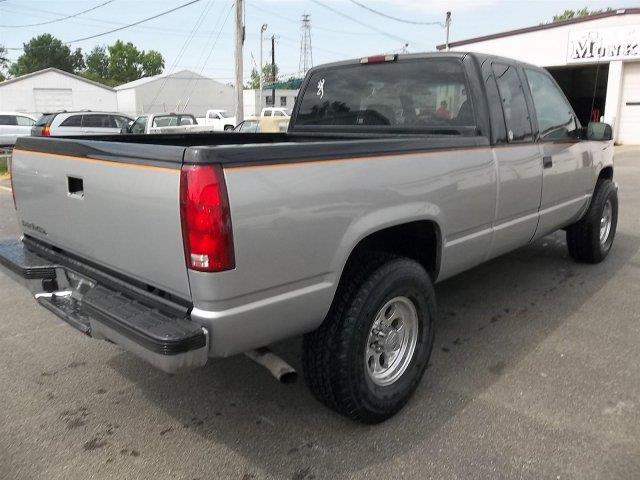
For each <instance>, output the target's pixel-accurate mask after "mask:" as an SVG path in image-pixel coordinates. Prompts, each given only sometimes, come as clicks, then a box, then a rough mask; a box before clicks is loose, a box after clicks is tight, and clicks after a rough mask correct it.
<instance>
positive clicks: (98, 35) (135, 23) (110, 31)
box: [64, 0, 200, 44]
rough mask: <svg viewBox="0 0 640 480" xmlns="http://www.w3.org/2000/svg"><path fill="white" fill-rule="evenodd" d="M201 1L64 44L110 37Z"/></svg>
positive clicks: (196, 0)
mask: <svg viewBox="0 0 640 480" xmlns="http://www.w3.org/2000/svg"><path fill="white" fill-rule="evenodd" d="M199 1H200V0H191V1H190V2H187V3H183V4H182V5H179V6H177V7H174V8H172V9H170V10H166V11H164V12H162V13H158V14H157V15H153V16H151V17H147V18H143V19H142V20H138V21H137V22H133V23H129V24H127V25H124V26H122V27H118V28H114V29H113V30H109V31H107V32H102V33H98V34H96V35H90V36H88V37H83V38H77V39H75V40H69V41H68V42H64V43H65V44H69V43H77V42H83V41H84V40H91V39H92V38H98V37H102V36H104V35H108V34H110V33H114V32H119V31H120V30H124V29H126V28H129V27H133V26H135V25H140V24H141V23H145V22H148V21H150V20H154V19H156V18H159V17H162V16H164V15H167V14H169V13H172V12H175V11H176V10H180V9H182V8H185V7H188V6H189V5H193V4H194V3H198V2H199Z"/></svg>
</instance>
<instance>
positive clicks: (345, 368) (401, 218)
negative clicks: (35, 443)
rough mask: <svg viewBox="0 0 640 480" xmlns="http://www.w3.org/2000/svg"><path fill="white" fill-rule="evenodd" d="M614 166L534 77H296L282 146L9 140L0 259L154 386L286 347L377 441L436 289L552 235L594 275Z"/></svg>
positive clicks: (237, 141) (432, 69)
mask: <svg viewBox="0 0 640 480" xmlns="http://www.w3.org/2000/svg"><path fill="white" fill-rule="evenodd" d="M443 102H446V107H443V105H444V103H443ZM612 153H613V146H612V142H611V128H610V127H609V126H608V125H605V124H601V123H592V124H589V125H588V126H587V127H586V128H584V127H582V126H581V125H580V123H579V121H578V120H577V118H576V116H575V114H574V112H573V110H572V108H571V106H570V105H569V103H568V102H567V100H566V98H565V97H564V95H563V94H562V92H561V91H560V89H559V88H558V86H557V84H556V83H555V82H554V80H553V78H552V77H551V76H550V75H549V74H548V73H547V72H546V71H545V70H543V69H540V68H537V67H534V66H531V65H526V64H523V63H520V62H517V61H513V60H509V59H506V58H498V57H491V56H486V55H480V54H472V53H469V54H468V53H458V52H455V53H454V52H452V53H437V54H417V55H402V56H398V55H389V56H380V57H369V58H363V59H359V60H354V61H347V62H341V63H335V64H330V65H325V66H321V67H316V68H313V69H311V70H310V71H309V73H308V74H307V76H306V79H305V81H304V83H303V86H302V90H301V95H300V98H299V99H298V101H297V103H296V105H295V108H294V111H293V115H292V118H291V123H290V126H289V129H288V131H287V132H286V133H267V134H251V133H246V134H245V133H232V134H225V133H219V134H209V135H202V134H190V135H128V136H125V135H121V136H114V137H111V138H108V139H105V138H98V137H96V138H93V139H88V138H86V137H85V138H75V139H72V138H69V139H53V138H51V139H46V138H21V139H19V140H18V144H17V149H16V151H15V153H14V156H13V161H12V165H11V172H12V177H11V178H12V182H13V192H14V195H15V202H16V209H17V216H18V219H19V222H20V225H21V227H22V231H23V237H22V238H21V239H20V240H11V241H5V242H3V243H2V244H1V246H0V251H1V253H0V261H1V262H2V264H3V265H4V266H5V267H6V269H7V271H9V272H12V274H13V275H14V276H15V277H17V278H21V279H23V281H25V282H26V283H28V284H29V286H30V288H31V289H32V291H33V292H34V294H35V296H36V298H37V301H38V302H40V303H41V304H42V305H43V306H45V307H46V308H48V309H49V310H51V311H52V312H53V313H54V314H56V315H58V316H59V317H61V318H62V319H63V320H65V321H66V322H68V323H69V324H71V325H72V326H74V327H76V328H77V329H78V330H80V331H82V332H84V333H87V334H89V335H91V336H93V337H96V338H102V339H108V340H110V341H112V342H115V343H116V344H118V345H121V346H122V347H123V348H124V349H126V350H129V351H130V352H132V353H134V354H136V355H138V356H139V357H141V358H142V359H144V360H146V361H148V362H150V363H151V364H153V365H155V366H156V367H158V368H160V369H162V370H164V371H166V372H171V373H175V372H178V371H180V370H184V369H188V368H192V367H201V366H203V365H204V364H205V363H207V362H209V361H210V359H211V358H212V357H226V356H228V355H234V354H238V353H242V352H249V353H250V356H252V357H253V358H255V359H258V360H262V363H268V362H267V361H266V360H265V357H266V356H268V355H269V353H268V351H267V350H264V349H262V348H263V347H265V346H268V345H269V344H271V343H272V342H276V341H279V340H282V339H285V338H288V337H293V336H296V335H301V334H304V341H303V352H304V353H303V367H304V369H305V377H306V380H307V383H308V385H309V387H310V389H311V391H312V392H313V393H314V395H315V396H316V397H317V398H318V399H319V400H320V401H322V402H323V403H325V404H326V405H328V406H329V407H331V408H333V409H335V410H336V411H338V412H340V413H342V414H344V415H346V416H348V417H351V418H352V419H355V420H358V421H362V422H367V423H376V422H380V421H382V420H385V419H387V418H388V417H390V416H391V415H393V414H394V413H396V412H397V411H398V410H399V409H400V408H402V406H403V405H404V404H405V403H406V402H407V401H408V399H409V397H410V396H411V394H412V393H413V392H414V390H415V389H416V387H417V385H418V383H419V381H420V379H421V377H422V375H423V373H424V371H425V369H426V367H427V364H428V361H429V356H430V355H431V350H432V347H433V339H434V319H435V317H436V299H435V294H434V289H433V283H434V282H436V281H442V280H445V279H447V278H449V277H451V276H453V275H456V274H457V273H460V272H462V271H464V270H467V269H469V268H472V267H474V266H476V265H478V264H480V263H482V262H484V261H486V260H488V259H490V258H493V257H496V256H498V255H501V254H503V253H505V252H509V251H511V250H513V249H515V248H518V247H521V246H523V245H527V244H529V243H531V242H533V241H535V240H536V239H538V238H540V237H542V236H545V235H548V234H550V233H552V232H554V231H556V230H559V229H565V230H566V237H567V245H568V248H569V252H570V254H571V256H572V257H573V258H574V259H575V260H577V261H581V262H589V263H597V262H600V261H601V260H603V259H604V258H605V257H606V256H607V254H608V253H609V251H610V250H611V246H612V243H613V239H614V236H615V232H616V222H617V215H618V200H617V189H616V185H615V184H614V182H613V162H612ZM541 261H543V259H541ZM526 274H527V272H523V275H526ZM276 358H277V357H276ZM271 360H274V358H273V356H272V358H271Z"/></svg>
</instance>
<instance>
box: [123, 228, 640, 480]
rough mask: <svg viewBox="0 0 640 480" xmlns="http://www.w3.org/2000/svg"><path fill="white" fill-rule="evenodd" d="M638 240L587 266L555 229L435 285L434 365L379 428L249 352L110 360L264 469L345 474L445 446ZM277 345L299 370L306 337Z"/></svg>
mask: <svg viewBox="0 0 640 480" xmlns="http://www.w3.org/2000/svg"><path fill="white" fill-rule="evenodd" d="M639 248H640V238H639V237H636V236H630V235H625V234H622V233H621V232H619V233H618V236H617V239H616V244H615V246H614V250H613V251H612V252H611V255H610V256H609V258H608V259H607V261H606V262H604V263H603V264H600V265H581V264H576V263H574V262H573V261H572V260H571V259H570V258H569V256H568V254H567V251H566V245H565V242H564V234H563V233H557V234H554V235H552V236H549V237H546V238H544V239H542V240H540V241H538V242H536V243H535V244H533V245H531V246H529V247H526V248H523V249H520V250H518V251H516V252H514V253H511V254H508V255H506V256H503V257H500V258H498V259H496V260H493V261H491V262H489V263H487V264H485V265H483V266H481V267H478V268H476V269H473V270H472V271H469V272H466V273H464V274H461V275H459V276H457V277H455V278H453V279H450V280H448V281H445V282H443V283H442V284H438V285H437V287H436V293H437V297H438V301H439V318H438V321H437V332H436V342H435V346H434V353H433V356H432V360H431V364H430V368H429V369H428V370H427V373H426V375H425V378H424V379H423V381H422V384H421V386H420V388H419V389H418V391H417V392H416V395H415V397H414V398H413V400H412V401H411V402H410V403H409V405H408V406H407V407H406V408H405V410H404V411H402V412H401V413H400V414H398V415H397V416H396V417H395V418H393V419H391V420H389V421H388V422H386V423H384V424H382V425H378V426H373V427H370V426H362V425H358V424H354V423H352V422H350V421H349V420H347V419H344V418H342V417H340V416H339V415H337V414H334V413H333V412H331V411H330V410H328V409H326V408H324V407H323V406H322V405H320V404H319V403H317V402H316V401H315V400H314V399H313V398H312V396H311V395H310V393H309V392H308V391H307V389H306V387H305V386H304V382H298V384H296V385H293V386H282V385H279V384H277V383H276V382H275V381H274V380H273V379H272V378H271V377H270V376H269V375H268V373H267V372H266V371H264V370H262V369H261V368H260V367H258V366H257V365H254V364H253V363H252V362H251V361H250V360H248V359H247V358H245V357H242V356H240V357H234V358H229V359H223V360H217V361H213V362H212V363H211V364H210V365H209V366H208V367H207V368H205V369H203V370H201V371H197V372H193V373H190V374H187V375H184V376H175V377H170V376H166V375H164V374H156V373H152V372H151V371H150V370H149V369H148V368H147V367H145V366H144V365H141V364H140V362H138V361H136V360H135V359H134V358H133V357H131V356H129V355H127V354H124V353H123V354H121V355H117V356H115V357H113V358H112V360H111V362H110V363H111V366H112V367H113V368H114V369H116V370H117V371H119V372H120V373H121V374H122V375H123V376H125V377H126V378H127V379H128V380H129V381H131V382H133V383H134V384H135V387H136V389H138V390H139V391H140V392H142V395H144V396H145V397H146V398H148V399H149V400H150V401H152V402H153V403H154V404H155V405H157V406H158V407H159V408H160V409H162V410H164V411H166V412H167V413H168V414H169V415H170V416H171V417H173V418H175V419H176V422H178V423H179V425H180V428H188V429H192V430H194V431H195V432H197V433H198V434H199V435H201V436H202V437H205V438H209V439H211V440H212V441H215V442H217V443H222V444H224V445H225V446H227V447H228V448H230V449H233V450H234V451H236V452H237V453H238V454H240V455H242V456H243V457H245V458H247V459H248V462H249V463H250V464H251V465H255V467H256V468H258V469H260V470H262V471H264V472H267V473H269V474H271V475H274V476H287V477H291V478H310V476H311V473H313V474H314V475H315V476H316V478H319V477H324V476H329V477H330V476H332V475H333V476H336V475H347V474H349V473H354V472H358V471H359V470H361V469H365V468H373V467H375V466H376V465H378V464H383V463H388V462H390V461H393V460H394V458H396V457H398V456H401V455H406V454H408V453H409V454H410V453H411V452H412V451H416V452H422V451H423V450H427V449H428V448H437V446H435V447H434V445H430V442H431V438H432V437H433V436H434V434H435V433H436V432H437V431H438V430H439V429H441V428H442V427H443V426H444V425H445V424H447V422H449V421H450V420H451V419H453V418H454V417H456V415H458V413H459V412H461V411H462V410H463V409H464V408H465V406H467V405H468V404H469V403H470V402H473V401H474V400H476V399H478V398H479V397H480V396H482V394H483V393H484V392H485V391H486V390H487V389H488V388H489V387H490V386H491V385H493V384H494V383H495V382H496V381H497V380H498V379H500V378H501V376H503V375H504V374H505V373H506V372H508V371H509V370H510V369H512V368H515V367H516V366H517V364H518V363H519V362H520V361H521V360H522V359H523V358H524V357H525V356H526V355H527V354H528V353H529V352H531V351H532V350H534V349H535V348H536V347H537V346H538V345H539V344H540V343H541V342H543V341H544V340H545V339H546V338H547V337H548V336H549V335H551V334H552V333H553V332H554V331H555V330H556V329H557V328H559V327H560V326H562V325H563V324H564V323H565V322H566V321H567V319H568V318H569V317H571V316H572V314H573V313H575V312H576V311H577V310H578V309H579V308H580V307H581V306H582V305H583V304H584V303H585V302H586V301H587V300H588V299H589V298H590V297H591V296H592V295H594V294H595V293H596V292H597V291H598V290H600V289H601V288H602V287H603V286H604V285H605V284H606V283H607V282H608V281H609V279H611V278H612V277H613V276H614V275H616V273H617V272H618V271H619V270H620V269H621V268H623V267H624V266H625V265H626V264H627V263H628V262H629V261H630V259H631V258H632V257H633V256H634V255H636V252H637V251H638V250H639ZM274 350H276V351H277V352H278V353H280V354H281V355H283V357H285V358H286V359H288V360H289V361H290V362H291V363H292V364H294V365H295V366H296V367H300V341H299V339H296V340H292V341H289V342H284V343H281V344H279V345H276V346H275V347H274ZM159 434H160V433H159ZM246 478H251V477H250V476H249V477H246Z"/></svg>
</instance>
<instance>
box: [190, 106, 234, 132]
mask: <svg viewBox="0 0 640 480" xmlns="http://www.w3.org/2000/svg"><path fill="white" fill-rule="evenodd" d="M198 125H207V126H210V127H212V128H213V131H215V132H223V131H230V130H233V129H234V128H235V126H236V117H232V116H231V115H229V113H228V112H227V111H226V110H207V113H206V114H205V116H204V117H203V118H198Z"/></svg>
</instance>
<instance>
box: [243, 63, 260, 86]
mask: <svg viewBox="0 0 640 480" xmlns="http://www.w3.org/2000/svg"><path fill="white" fill-rule="evenodd" d="M245 88H249V89H252V90H257V89H258V88H260V75H258V70H256V69H255V68H252V69H251V77H250V78H249V83H247V85H246V87H245Z"/></svg>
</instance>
